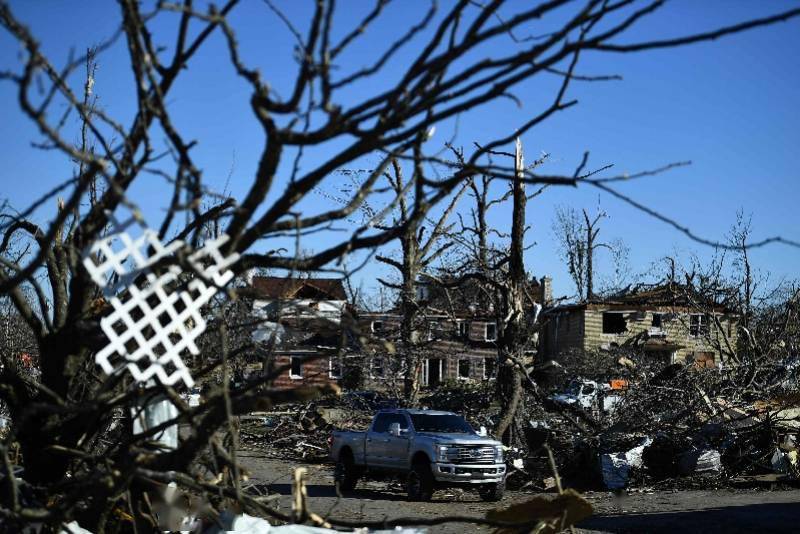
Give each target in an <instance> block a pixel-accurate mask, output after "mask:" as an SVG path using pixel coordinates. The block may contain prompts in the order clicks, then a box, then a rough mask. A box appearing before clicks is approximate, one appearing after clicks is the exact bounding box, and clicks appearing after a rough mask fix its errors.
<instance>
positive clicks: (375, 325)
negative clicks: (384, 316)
mask: <svg viewBox="0 0 800 534" xmlns="http://www.w3.org/2000/svg"><path fill="white" fill-rule="evenodd" d="M371 329H372V333H373V334H377V333H378V332H383V321H372V325H371Z"/></svg>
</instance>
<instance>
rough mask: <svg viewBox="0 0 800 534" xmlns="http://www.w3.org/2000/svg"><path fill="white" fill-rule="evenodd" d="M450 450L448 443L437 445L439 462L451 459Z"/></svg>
mask: <svg viewBox="0 0 800 534" xmlns="http://www.w3.org/2000/svg"><path fill="white" fill-rule="evenodd" d="M449 452H450V447H448V446H447V445H437V446H436V458H437V461H439V462H446V461H448V460H449V458H448V453H449Z"/></svg>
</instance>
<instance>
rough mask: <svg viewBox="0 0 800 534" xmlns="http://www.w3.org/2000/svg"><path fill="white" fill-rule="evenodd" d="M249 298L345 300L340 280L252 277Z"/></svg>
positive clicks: (345, 294)
mask: <svg viewBox="0 0 800 534" xmlns="http://www.w3.org/2000/svg"><path fill="white" fill-rule="evenodd" d="M248 293H250V295H251V296H253V297H255V298H261V299H297V298H309V299H329V300H347V293H346V292H345V290H344V284H343V283H342V279H341V278H282V277H278V276H256V277H253V282H252V287H251V288H250V291H248Z"/></svg>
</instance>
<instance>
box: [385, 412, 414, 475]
mask: <svg viewBox="0 0 800 534" xmlns="http://www.w3.org/2000/svg"><path fill="white" fill-rule="evenodd" d="M392 423H398V424H399V425H400V429H401V430H405V431H406V433H405V434H403V435H400V436H393V435H391V434H389V433H388V429H387V433H386V439H387V441H386V449H385V450H386V458H385V460H386V467H390V468H394V469H405V468H406V467H407V466H408V444H409V434H408V430H409V427H410V425H409V423H408V417H406V415H405V414H402V413H394V414H391V418H390V420H389V425H390V426H391V424H392Z"/></svg>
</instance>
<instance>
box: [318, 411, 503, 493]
mask: <svg viewBox="0 0 800 534" xmlns="http://www.w3.org/2000/svg"><path fill="white" fill-rule="evenodd" d="M331 458H332V459H333V460H334V461H335V462H336V469H335V471H334V479H335V481H336V483H337V484H338V485H339V488H340V489H341V490H342V491H352V490H353V489H354V488H355V486H356V484H357V483H358V480H359V479H361V478H365V477H369V476H370V475H373V474H378V475H384V474H386V473H389V474H393V475H400V476H401V477H405V481H406V490H407V492H408V498H409V499H410V500H412V501H427V500H430V499H431V496H432V495H433V492H434V490H435V489H437V488H439V487H452V486H466V487H471V488H475V489H477V490H478V493H479V494H480V496H481V498H482V499H484V500H486V501H498V500H500V499H501V498H502V497H503V492H504V491H505V479H506V465H505V463H504V461H503V445H502V444H501V443H500V442H499V441H497V440H494V439H491V438H489V437H487V436H486V430H485V429H483V428H481V429H480V430H479V431H478V432H476V431H475V430H473V428H472V427H471V426H470V425H469V423H467V421H466V420H464V418H463V417H461V416H460V415H457V414H455V413H452V412H440V411H432V410H406V409H387V410H379V411H378V412H377V413H376V414H375V416H374V417H373V419H372V424H371V425H370V428H369V430H367V431H366V432H353V431H335V432H334V433H333V435H332V436H331Z"/></svg>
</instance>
